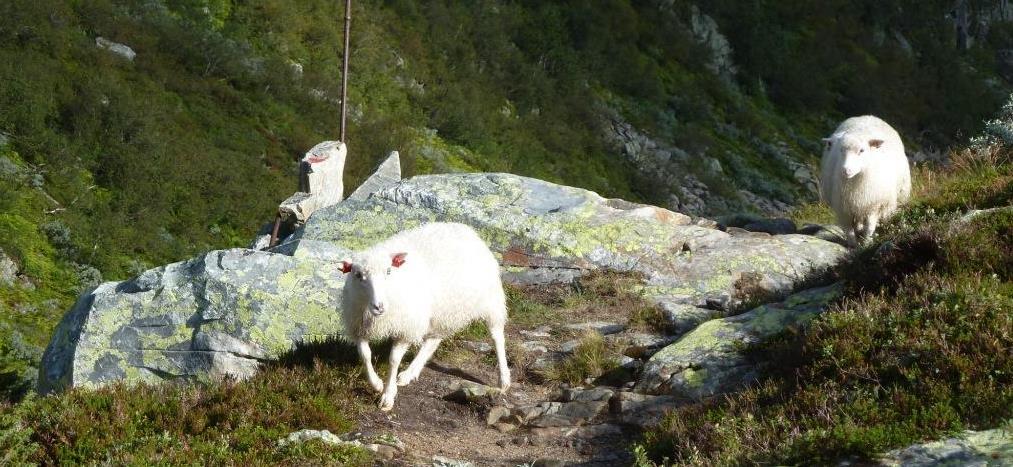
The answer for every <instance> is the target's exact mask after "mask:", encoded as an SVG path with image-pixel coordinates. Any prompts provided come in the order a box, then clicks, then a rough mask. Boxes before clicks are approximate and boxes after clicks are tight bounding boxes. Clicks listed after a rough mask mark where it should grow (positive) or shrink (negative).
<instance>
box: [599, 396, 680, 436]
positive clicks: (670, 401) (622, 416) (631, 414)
mask: <svg viewBox="0 0 1013 467" xmlns="http://www.w3.org/2000/svg"><path fill="white" fill-rule="evenodd" d="M680 405H683V402H681V401H679V400H678V399H677V398H675V397H672V396H650V395H646V394H638V393H635V392H627V391H623V392H620V393H618V394H616V396H615V397H614V398H612V401H611V407H610V410H611V411H612V413H614V414H618V416H619V421H620V422H622V423H624V424H626V425H633V426H636V427H640V428H647V427H652V426H654V425H657V424H658V423H659V422H661V420H662V418H664V417H665V415H666V414H667V413H668V412H670V411H671V410H672V409H674V408H676V407H679V406H680Z"/></svg>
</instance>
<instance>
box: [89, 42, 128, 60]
mask: <svg viewBox="0 0 1013 467" xmlns="http://www.w3.org/2000/svg"><path fill="white" fill-rule="evenodd" d="M95 46H96V47H98V48H100V49H105V50H108V51H109V52H112V53H114V54H116V55H119V56H121V57H123V58H125V59H127V60H129V61H131V62H132V61H134V58H136V57H137V52H134V49H131V48H130V46H128V45H126V44H120V43H118V42H113V41H111V40H109V39H106V38H104V37H96V38H95Z"/></svg>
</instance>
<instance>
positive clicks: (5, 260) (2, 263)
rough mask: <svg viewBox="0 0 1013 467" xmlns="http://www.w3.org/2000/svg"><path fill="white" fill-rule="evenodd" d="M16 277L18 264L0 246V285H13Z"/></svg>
mask: <svg viewBox="0 0 1013 467" xmlns="http://www.w3.org/2000/svg"><path fill="white" fill-rule="evenodd" d="M17 278H18V265H17V264H16V263H15V262H14V260H12V259H11V258H10V257H8V256H7V254H5V253H4V250H3V248H0V285H13V284H14V281H15V280H16V279H17Z"/></svg>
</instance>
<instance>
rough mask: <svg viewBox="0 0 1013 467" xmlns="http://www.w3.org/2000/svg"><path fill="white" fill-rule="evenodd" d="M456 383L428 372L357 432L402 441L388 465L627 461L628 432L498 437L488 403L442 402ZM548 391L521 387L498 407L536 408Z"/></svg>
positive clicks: (535, 431) (546, 431)
mask: <svg viewBox="0 0 1013 467" xmlns="http://www.w3.org/2000/svg"><path fill="white" fill-rule="evenodd" d="M436 363H437V365H439V362H436ZM489 376H491V375H489ZM458 379H459V378H457V377H456V376H450V375H448V374H445V373H442V372H439V371H434V370H433V369H431V368H427V369H426V370H425V371H423V372H422V376H421V377H420V378H419V380H418V381H416V382H414V383H412V384H410V385H408V386H407V387H405V388H401V391H400V393H399V394H398V399H397V405H396V406H395V409H394V410H393V411H392V412H390V413H389V414H385V413H382V412H379V411H377V412H375V413H373V414H370V415H368V416H367V419H365V420H362V421H361V424H360V430H362V431H363V432H367V433H368V432H389V433H393V434H394V435H396V436H397V437H398V438H399V439H400V440H401V441H402V442H404V444H405V448H406V449H405V456H404V457H402V458H400V459H396V460H395V461H393V462H390V465H420V464H421V465H432V462H433V458H434V456H441V457H445V458H450V459H455V460H461V461H468V462H471V463H473V464H476V465H494V466H498V465H503V466H507V465H509V466H516V465H524V464H529V465H530V464H531V463H533V462H535V461H536V460H553V461H565V462H566V463H567V464H568V465H569V464H578V465H623V464H627V463H628V462H629V461H628V460H627V459H626V458H627V457H628V455H627V454H626V450H627V449H628V445H629V443H630V440H631V439H632V438H633V436H634V434H632V433H629V434H618V435H617V434H612V435H606V436H601V435H599V434H598V433H590V434H594V435H598V436H594V437H593V438H589V437H587V436H586V435H587V434H589V433H588V432H589V431H591V430H588V429H587V428H586V427H567V428H531V429H529V428H524V427H522V428H518V429H516V430H513V431H511V432H509V433H501V432H500V431H498V430H497V429H495V428H493V427H490V426H488V425H487V424H486V415H487V413H488V411H489V409H490V408H491V407H492V404H481V405H480V404H462V403H459V402H452V401H448V400H445V399H444V396H445V395H446V394H447V393H448V392H449V390H448V386H449V385H450V384H451V382H452V381H454V380H458ZM488 381H489V380H488V379H487V380H486V382H488ZM550 392H551V390H550V388H548V387H546V386H540V385H534V384H531V383H527V384H525V383H519V384H517V385H515V386H514V387H512V388H511V389H510V391H509V392H508V394H507V395H506V396H505V397H503V398H500V399H499V400H498V403H499V405H506V406H508V407H509V406H511V405H512V406H524V405H534V404H537V403H538V402H542V401H545V400H547V399H548V398H549V393H550ZM592 426H593V425H592ZM548 465H551V464H548Z"/></svg>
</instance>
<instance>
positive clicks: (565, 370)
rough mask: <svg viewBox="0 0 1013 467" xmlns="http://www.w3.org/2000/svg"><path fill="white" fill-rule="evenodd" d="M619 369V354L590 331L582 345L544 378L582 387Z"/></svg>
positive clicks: (548, 371) (582, 340)
mask: <svg viewBox="0 0 1013 467" xmlns="http://www.w3.org/2000/svg"><path fill="white" fill-rule="evenodd" d="M617 369H619V352H618V351H617V350H616V349H613V348H611V347H610V346H609V345H608V344H607V343H606V342H605V338H604V337H602V335H601V334H598V333H597V332H595V331H588V332H587V333H586V334H585V335H584V336H583V337H581V339H580V344H578V345H577V347H576V348H575V349H574V350H573V353H572V354H570V355H569V356H567V357H566V358H565V359H563V361H561V362H559V363H558V364H556V365H554V366H553V367H551V368H550V369H548V370H547V371H546V372H545V374H543V375H542V376H543V377H544V378H545V379H547V380H552V381H559V382H563V383H568V384H570V385H572V386H582V385H584V383H585V380H587V379H589V378H590V379H592V380H596V379H599V378H601V377H602V376H606V375H607V374H609V373H611V372H614V371H616V370H617Z"/></svg>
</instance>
